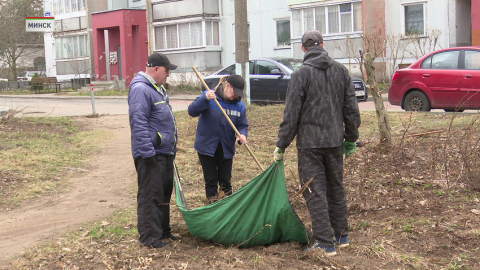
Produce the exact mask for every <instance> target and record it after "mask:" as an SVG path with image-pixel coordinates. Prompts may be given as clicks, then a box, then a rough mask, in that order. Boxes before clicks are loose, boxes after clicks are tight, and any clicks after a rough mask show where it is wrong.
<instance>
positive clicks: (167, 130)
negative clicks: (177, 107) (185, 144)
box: [128, 72, 177, 158]
mask: <svg viewBox="0 0 480 270" xmlns="http://www.w3.org/2000/svg"><path fill="white" fill-rule="evenodd" d="M143 74H144V73H143V72H139V73H138V74H137V76H135V78H133V80H132V82H131V83H130V91H129V92H128V110H129V111H128V114H129V117H130V130H131V140H132V156H133V158H148V157H152V156H155V155H157V154H164V155H175V152H176V151H177V127H176V123H175V115H174V114H173V111H172V107H171V106H170V104H169V98H168V96H167V92H166V91H165V88H163V86H160V87H158V86H157V87H156V85H155V86H154V85H153V84H152V82H150V81H149V80H148V79H147V78H146V77H145V76H144V75H143Z"/></svg>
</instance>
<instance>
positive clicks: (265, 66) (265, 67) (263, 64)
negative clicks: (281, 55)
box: [255, 60, 280, 75]
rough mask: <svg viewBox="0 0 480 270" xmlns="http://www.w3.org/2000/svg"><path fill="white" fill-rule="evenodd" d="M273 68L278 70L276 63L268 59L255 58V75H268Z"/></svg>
mask: <svg viewBox="0 0 480 270" xmlns="http://www.w3.org/2000/svg"><path fill="white" fill-rule="evenodd" d="M273 69H277V70H280V69H279V68H278V67H277V65H275V64H273V63H270V62H268V61H263V60H257V63H256V64H255V74H257V75H270V74H271V72H272V70H273Z"/></svg>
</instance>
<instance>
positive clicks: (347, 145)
mask: <svg viewBox="0 0 480 270" xmlns="http://www.w3.org/2000/svg"><path fill="white" fill-rule="evenodd" d="M356 147H357V144H356V143H355V142H349V141H343V145H342V153H343V154H345V157H346V158H348V157H349V156H350V155H351V154H353V152H355V148H356Z"/></svg>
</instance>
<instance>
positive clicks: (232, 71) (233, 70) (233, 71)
mask: <svg viewBox="0 0 480 270" xmlns="http://www.w3.org/2000/svg"><path fill="white" fill-rule="evenodd" d="M248 64H249V65H248V66H249V72H250V73H249V74H252V73H253V61H249V62H248ZM236 70H237V68H236V64H233V65H231V66H229V67H227V68H225V69H224V70H222V71H219V72H218V74H219V75H232V74H237V73H236Z"/></svg>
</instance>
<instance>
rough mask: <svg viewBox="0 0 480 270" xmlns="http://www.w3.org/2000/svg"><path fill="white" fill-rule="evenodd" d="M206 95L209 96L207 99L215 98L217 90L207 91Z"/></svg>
mask: <svg viewBox="0 0 480 270" xmlns="http://www.w3.org/2000/svg"><path fill="white" fill-rule="evenodd" d="M205 97H207V100H210V99H212V98H215V97H216V96H215V91H213V90H211V89H210V90H208V91H207V92H206V93H205Z"/></svg>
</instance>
